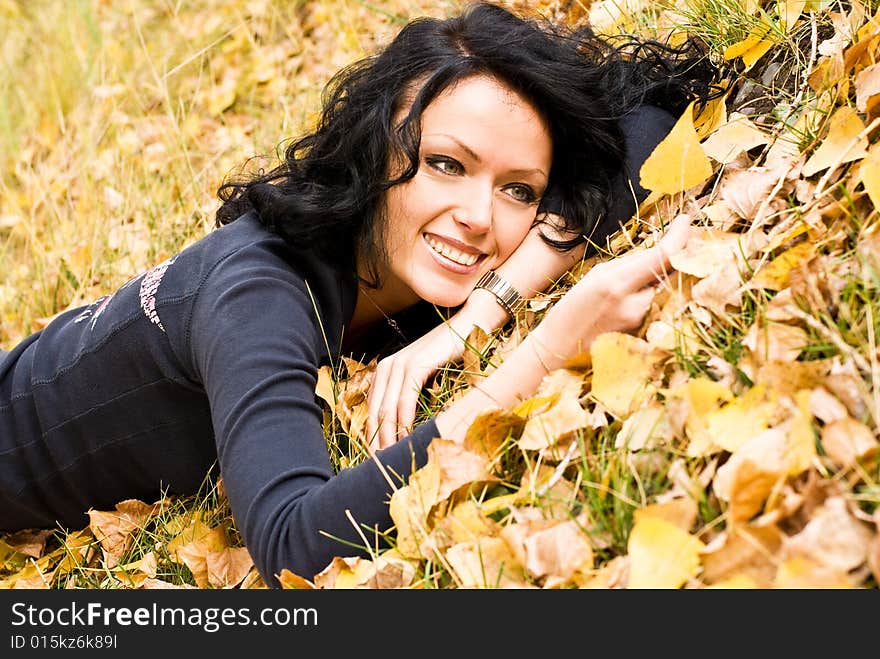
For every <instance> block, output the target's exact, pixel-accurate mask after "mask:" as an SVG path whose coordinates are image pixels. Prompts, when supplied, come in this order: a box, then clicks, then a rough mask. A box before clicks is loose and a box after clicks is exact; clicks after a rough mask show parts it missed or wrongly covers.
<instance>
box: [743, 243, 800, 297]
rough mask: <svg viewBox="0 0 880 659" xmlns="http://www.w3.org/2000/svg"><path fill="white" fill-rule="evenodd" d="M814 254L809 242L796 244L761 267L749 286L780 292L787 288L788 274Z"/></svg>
mask: <svg viewBox="0 0 880 659" xmlns="http://www.w3.org/2000/svg"><path fill="white" fill-rule="evenodd" d="M815 253H816V246H815V245H814V244H813V243H811V242H802V243H798V244H797V245H795V246H794V247H792V248H790V249H787V250H785V251H784V252H783V253H782V254H780V255H779V256H777V257H776V258H775V259H773V260H772V261H770V263H768V264H766V265H764V266H762V267H761V269H760V270H758V272H757V273H756V274H755V276H754V277H752V279H751V281H750V282H749V285H750V286H751V287H756V288H766V289H769V290H772V291H781V290H782V289H784V288H787V287H788V286H789V273H791V271H792V270H794V269H795V268H798V267H800V266H801V265H802V264H804V263H806V262H807V261H809V260H810V259H811V258H812V257H813V255H814V254H815Z"/></svg>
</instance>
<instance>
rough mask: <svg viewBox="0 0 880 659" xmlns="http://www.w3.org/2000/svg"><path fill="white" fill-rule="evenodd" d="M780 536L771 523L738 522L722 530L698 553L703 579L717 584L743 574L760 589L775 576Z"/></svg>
mask: <svg viewBox="0 0 880 659" xmlns="http://www.w3.org/2000/svg"><path fill="white" fill-rule="evenodd" d="M784 538H785V536H784V534H783V533H782V532H781V531H780V530H779V529H778V528H776V527H775V526H764V527H755V526H751V525H744V524H740V525H737V526H734V527H733V528H730V529H728V530H726V531H725V532H723V533H721V534H720V535H719V536H718V537H717V538H716V539H715V540H714V541H713V542H712V543H711V544H709V545H707V546H706V548H705V550H704V551H703V553H702V555H701V561H702V564H703V575H702V577H703V581H704V582H705V583H706V584H718V583H722V582H724V581H727V580H729V579H733V578H736V577H737V576H743V577H747V578H748V579H750V580H752V581H753V582H754V583H755V584H757V586H758V587H760V588H766V587H768V586H769V585H770V584H771V583H772V582H773V579H774V577H775V575H776V565H777V563H778V559H777V555H778V553H779V552H780V550H781V548H782V542H783V540H784Z"/></svg>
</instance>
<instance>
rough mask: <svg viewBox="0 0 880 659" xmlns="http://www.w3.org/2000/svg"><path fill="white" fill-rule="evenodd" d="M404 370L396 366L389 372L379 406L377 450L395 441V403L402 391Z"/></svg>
mask: <svg viewBox="0 0 880 659" xmlns="http://www.w3.org/2000/svg"><path fill="white" fill-rule="evenodd" d="M405 373H406V368H405V367H401V366H398V367H396V368H394V369H393V370H392V371H391V374H390V376H389V378H388V386H387V387H386V388H385V392H384V393H383V396H382V402H381V403H380V404H379V448H385V447H386V446H391V445H392V444H394V443H395V442H396V441H397V423H398V421H397V401H398V400H399V399H400V394H401V392H402V390H403V377H404V375H405Z"/></svg>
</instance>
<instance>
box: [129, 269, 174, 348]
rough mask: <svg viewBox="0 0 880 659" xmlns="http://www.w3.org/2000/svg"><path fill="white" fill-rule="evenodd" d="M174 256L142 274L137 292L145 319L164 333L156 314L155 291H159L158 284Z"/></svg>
mask: <svg viewBox="0 0 880 659" xmlns="http://www.w3.org/2000/svg"><path fill="white" fill-rule="evenodd" d="M175 258H177V257H176V256H172V257H171V258H170V259H167V260H165V261H162V263H160V264H159V265H157V266H155V267H153V268H150V269H149V270H147V272H146V273H145V274H144V278H143V279H142V280H141V287H140V291H139V292H138V297H139V298H140V301H141V309H143V310H144V313H145V314H146V315H147V318H149V319H150V322H152V323H154V324H155V325H156V326H158V328H159V329H160V330H162V331H163V332H164V331H165V327H164V326H163V325H162V321H161V320H160V319H159V314H158V313H157V312H156V291H158V290H159V284H161V283H162V277H164V276H165V271H166V270H168V266H170V265H171V264H172V263H174V259H175Z"/></svg>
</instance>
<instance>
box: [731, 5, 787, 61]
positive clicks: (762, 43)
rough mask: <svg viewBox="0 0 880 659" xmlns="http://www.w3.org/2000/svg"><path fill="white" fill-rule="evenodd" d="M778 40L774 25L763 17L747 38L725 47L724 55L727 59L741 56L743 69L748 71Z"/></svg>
mask: <svg viewBox="0 0 880 659" xmlns="http://www.w3.org/2000/svg"><path fill="white" fill-rule="evenodd" d="M776 41H777V38H776V37H775V35H774V32H773V27H772V26H771V25H770V23H769V22H768V19H767V18H766V17H762V18H761V20H760V21H759V22H758V23H757V24H756V25H755V27H753V28H752V30H751V32H749V35H748V36H747V37H746V38H745V39H743V40H742V41H739V42H737V43H735V44H732V45H730V46H728V47H727V48H725V49H724V54H723V56H724V59H726V60H732V59H736V58H738V57H741V58H742V61H743V64H744V65H745V68H744V69H743V70H744V71H748V70H749V69H751V68H752V67H753V66H754V65H755V63H756V62H757V61H758V60H759V59H761V58H762V57H763V56H764V55H765V54H766V53H767V51H768V50H770V49H771V48H772V47H773V45H774V44H775V43H776Z"/></svg>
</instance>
